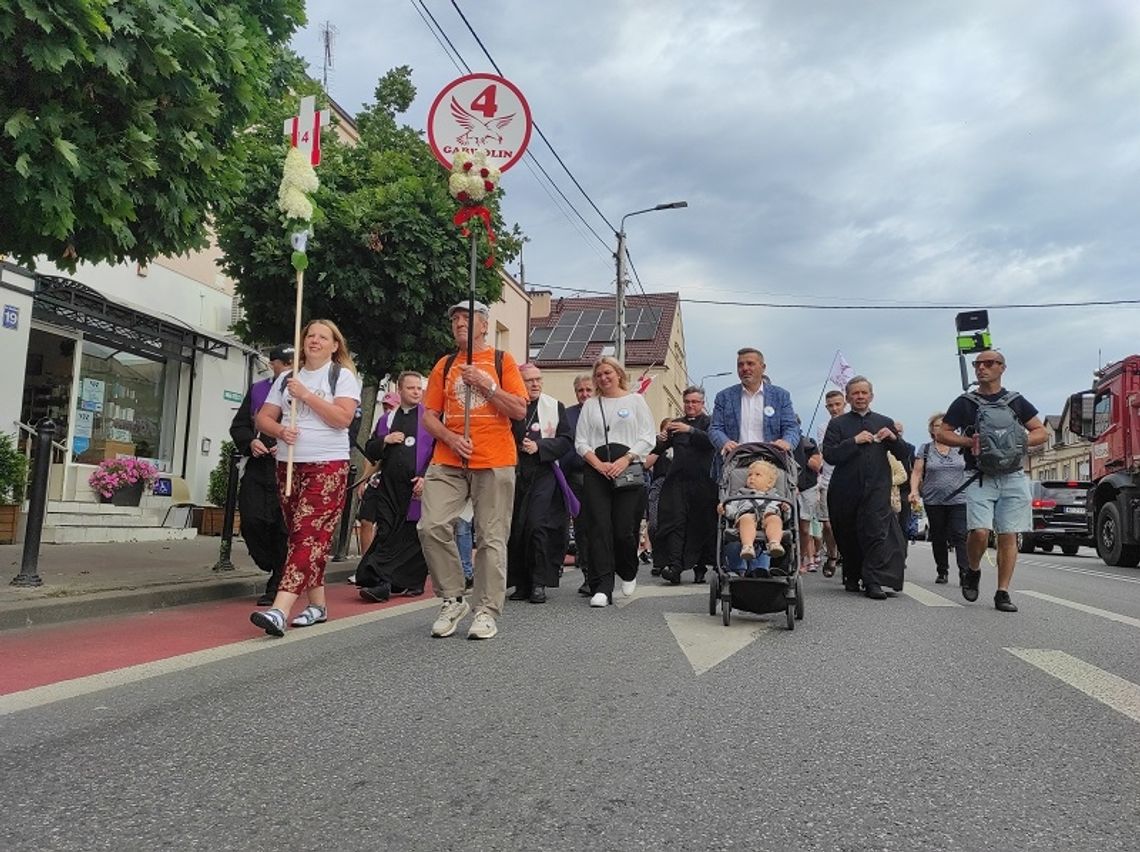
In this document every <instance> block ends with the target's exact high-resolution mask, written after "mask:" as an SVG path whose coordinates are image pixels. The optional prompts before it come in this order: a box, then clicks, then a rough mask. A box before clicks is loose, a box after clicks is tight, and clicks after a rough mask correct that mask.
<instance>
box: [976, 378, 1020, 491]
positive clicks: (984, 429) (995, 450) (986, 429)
mask: <svg viewBox="0 0 1140 852" xmlns="http://www.w3.org/2000/svg"><path fill="white" fill-rule="evenodd" d="M964 396H965V397H966V399H968V400H970V401H972V402H973V403H974V404H975V405H977V406H978V416H977V418H976V419H975V420H974V434H975V435H977V436H978V455H977V459H976V462H977V465H978V470H980V471H981V472H982V473H988V474H990V475H991V476H996V475H998V474H1002V473H1012V472H1013V471H1015V470H1021V466H1022V463H1023V462H1024V461H1025V454H1026V451H1027V450H1028V449H1029V433H1028V432H1026V431H1025V427H1024V426H1022V425H1021V421H1019V420H1018V419H1017V414H1016V413H1015V412H1014V410H1013V408H1012V407H1011V406H1010V404H1011V403H1012V402H1013V401H1014V400H1015V399H1017V398H1018V397H1020V396H1021V394H1019V393H1016V392H1008V393H1006V394H1005V395H1003V396H1002V397H1000V398H999V399H995V400H988V399H985V398H984V397H981V396H979V395H978V394H976V393H968V394H964Z"/></svg>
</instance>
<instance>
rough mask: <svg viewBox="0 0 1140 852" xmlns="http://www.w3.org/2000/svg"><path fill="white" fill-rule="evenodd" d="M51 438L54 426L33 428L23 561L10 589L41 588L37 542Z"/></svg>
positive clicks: (48, 421) (45, 423)
mask: <svg viewBox="0 0 1140 852" xmlns="http://www.w3.org/2000/svg"><path fill="white" fill-rule="evenodd" d="M54 437H55V422H54V421H52V420H51V419H50V418H47V417H45V418H44V419H43V420H41V421H40V422H39V423H38V424H37V425H36V450H35V452H36V463H35V467H34V468H33V471H32V482H31V489H30V490H29V493H28V526H27V529H26V530H25V532H24V558H23V560H22V561H21V562H20V573H19V574H17V575H16V576H15V577H13V578H12V582H11V585H13V586H42V585H43V584H44V581H43V580H42V579H41V578H40V575H39V563H40V539H41V537H42V535H43V529H44V511H45V509H46V506H47V490H48V477H49V476H50V474H51V442H52V439H53V438H54Z"/></svg>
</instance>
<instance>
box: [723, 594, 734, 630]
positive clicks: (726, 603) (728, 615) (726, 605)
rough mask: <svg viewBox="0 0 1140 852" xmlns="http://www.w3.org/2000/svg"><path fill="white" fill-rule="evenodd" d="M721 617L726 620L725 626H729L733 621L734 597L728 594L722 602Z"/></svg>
mask: <svg viewBox="0 0 1140 852" xmlns="http://www.w3.org/2000/svg"><path fill="white" fill-rule="evenodd" d="M720 617H721V620H722V621H723V622H724V626H725V627H728V625H729V623H730V622H731V621H732V598H730V597H729V596H728V595H725V596H724V598H723V599H722V600H721V602H720Z"/></svg>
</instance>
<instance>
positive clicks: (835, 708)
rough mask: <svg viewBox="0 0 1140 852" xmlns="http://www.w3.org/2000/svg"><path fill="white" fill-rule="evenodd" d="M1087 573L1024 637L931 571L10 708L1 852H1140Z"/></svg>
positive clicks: (366, 640)
mask: <svg viewBox="0 0 1140 852" xmlns="http://www.w3.org/2000/svg"><path fill="white" fill-rule="evenodd" d="M1081 554H1082V555H1078V556H1076V557H1064V556H1060V555H1056V556H1054V555H1052V554H1048V555H1045V554H1035V555H1033V556H1022V557H1021V562H1020V567H1019V569H1018V572H1017V576H1016V577H1015V583H1014V600H1015V602H1016V603H1017V604H1018V605H1019V606H1020V607H1021V612H1019V613H1017V614H1013V615H1009V614H1002V613H998V612H995V611H994V609H993V607H992V603H991V598H992V593H993V576H994V572H993V570H992V568H988V567H987V569H986V574H985V577H984V579H983V583H982V595H981V598H980V600H979V602H978V603H976V604H972V605H971V604H965V602H964V601H963V600H962V598H961V596H960V594H959V591H958V588H957V585H956V584H954V583H953V582H952V583H951V585H949V586H936V585H934V583H933V578H934V570H933V562H932V560H931V558H930V553H929V550H928V548H927V546H926V545H923V544H919V545H915V546H914V547H913V548H912V551H911V558H910V568H909V570H908V581H909V582H910V586H909V589H908V591H909V593H908V594H905V595H900V596H899V597H897V598H893V599H891V600H888V601H883V602H875V601H869V600H866V599H864V598H862V597H857V596H853V595H849V594H846V593H844V592H843V591H842V588H841V586H840V584H839V580H838V578H836V579H833V580H825V579H823V578H822V577H819V576H817V575H812V576H810V577H809V578H808V579H807V586H806V609H807V613H806V618H805V619H804V620H803V621H802V622H800V623H799V624H798V625H797V628H796V630H795V631H793V632H788V631H787V630H786V629H785V628H784V626H783V625H784V617H783V616H782V615H778V616H763V617H760V616H748V615H744V614H736V615H735V617H734V619H733V623H732V626H731V627H728V628H724V627H723V626H721V624H720V619H719V616H717V617H716V618H715V619H714V618H711V617H710V616H709V615H708V612H707V594H706V593H705V592H704V589H703V588H700V589H698V588H683V589H681V590H680V592H681V593H679V594H678V593H677V591H678V590H670V589H664V587H660V586H658V585H657V581H656V580H655V579H653V578H650V577H648V576H647V575H644V576H643V577H642V578H641V582H640V587H639V590H638V594H637V595H636V596H635V597H634V598H633V599H631V600H630V601H628V602H625V603H624V605H623V606H620V607H616V606H615V607H610V608H607V609H605V610H591V609H589V608H588V607H587V606H586V604H585V601H584V600H583V599H581V598H579V597H578V596H577V595H576V594H575V592H574V589H575V587H576V585H577V582H576V578H577V575H576V574H573V573H570V574H568V576H567V578H566V580H565V581H564V584H563V588H562V589H560V590H558V591H557V592H555V593H554V594H553V595H552V596H551V602H550V603H549V604H547V605H545V606H534V605H530V604H527V603H523V604H510V605H509V608H508V612H507V614H506V616H505V617H504V619H503V620H502V622H501V632H500V634H499V636H498V637H497V638H496V639H494V640H493V641H490V642H468V641H465V640H464V639H463V638H461V637H462V634H460V635H457V636H456V637H453V638H450V639H445V640H433V639H431V638H429V636H428V629H429V625H430V623H431V621H432V619H433V617H434V612H435V609H434V605H430V604H429V605H427V606H424V605H421V606H419V607H416V606H415V605H413V606H411V607H408V608H402V609H392V610H386V611H384V612H381V613H370V614H367V615H363V616H355V617H352V618H341V619H339V620H337V619H334V620H333V621H330V622H329V624H327V625H324V626H322V627H318V628H310V630H309V631H299V630H298V631H293V632H292V633H291V634H290V635H289V636H288V637H287V638H286V639H285V640H277V641H274V640H270V639H267V638H265V639H263V638H256V639H251V640H249V641H245V642H240V643H237V644H233V645H227V646H224V647H222V648H219V649H216V650H214V651H209V652H202V653H199V654H192V655H189V656H185V657H178V658H174V659H172V660H170V661H168V663H167V664H164V665H161V666H153V667H150V668H147V667H144V668H142V669H139V670H126V671H124V672H119V673H111V674H110V675H108V676H105V677H101V678H99V679H97V680H95V681H83V682H78V681H77V682H69V683H64V684H60V685H58V686H56V687H52V688H45V689H43V690H39V691H37V690H32V691H29V692H27V693H17V694H14V695H9V696H5V697H3V698H0V754H2V761H3V766H4V771H3V773H2V774H0V801H3V803H4V807H3V819H2V820H0V848H2V849H4V850H25V849H28V850H31V849H36V850H40V849H52V850H57V849H58V850H70V849H77V850H91V849H116V850H121V849H156V848H165V849H196V848H209V849H259V850H260V849H303V850H308V849H314V850H315V849H384V850H420V849H423V850H429V849H430V850H453V849H455V850H458V849H478V850H546V849H550V850H595V849H596V850H603V849H604V850H624V849H662V848H670V849H693V850H704V849H715V850H721V849H742V850H743V849H749V850H755V849H765V850H766V849H773V850H775V849H780V850H785V849H794V850H852V852H854V850H983V849H994V850H1029V849H1034V850H1036V849H1041V850H1044V849H1050V850H1052V849H1057V850H1061V849H1082V850H1087V849H1096V850H1135V849H1137V848H1140V687H1137V686H1136V684H1138V683H1140V657H1138V655H1137V653H1136V649H1137V647H1138V642H1137V640H1138V638H1140V571H1138V570H1128V569H1118V568H1109V567H1107V566H1105V565H1103V564H1102V563H1101V562H1100V561H1099V560H1097V559H1096V558H1095V556H1093V555H1092V552H1091V551H1087V550H1082V551H1081ZM662 590H663V591H662ZM688 592H692V593H688ZM428 606H430V608H428ZM333 615H334V616H335V615H336V613H335V612H334V613H333ZM160 639H161V637H160V636H156V641H159V640H160ZM686 648H687V649H688V651H686ZM59 650H60V653H66V652H67V649H66V648H65V647H61V648H60V649H59ZM718 660H719V661H718Z"/></svg>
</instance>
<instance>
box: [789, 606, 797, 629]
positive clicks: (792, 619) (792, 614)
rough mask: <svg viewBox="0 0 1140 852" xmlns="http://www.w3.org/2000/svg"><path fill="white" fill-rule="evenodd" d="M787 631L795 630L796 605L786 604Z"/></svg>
mask: <svg viewBox="0 0 1140 852" xmlns="http://www.w3.org/2000/svg"><path fill="white" fill-rule="evenodd" d="M788 629H789V630H795V629H796V605H795V604H788Z"/></svg>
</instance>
